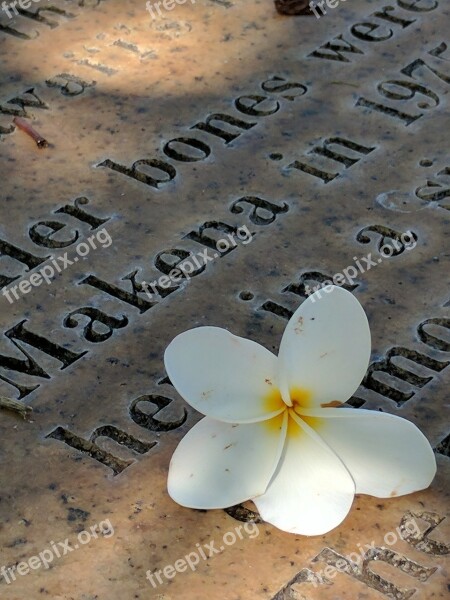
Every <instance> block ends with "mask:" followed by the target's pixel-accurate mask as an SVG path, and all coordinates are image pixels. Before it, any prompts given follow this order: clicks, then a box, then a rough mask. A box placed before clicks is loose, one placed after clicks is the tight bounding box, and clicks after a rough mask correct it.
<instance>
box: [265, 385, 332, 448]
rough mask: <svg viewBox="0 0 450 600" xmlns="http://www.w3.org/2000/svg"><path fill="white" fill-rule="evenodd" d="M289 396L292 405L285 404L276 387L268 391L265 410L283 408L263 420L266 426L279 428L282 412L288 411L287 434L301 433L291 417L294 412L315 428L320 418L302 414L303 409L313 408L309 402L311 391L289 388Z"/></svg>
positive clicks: (301, 430) (276, 429)
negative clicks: (273, 415)
mask: <svg viewBox="0 0 450 600" xmlns="http://www.w3.org/2000/svg"><path fill="white" fill-rule="evenodd" d="M289 396H290V399H291V402H292V407H289V406H287V404H286V403H285V402H283V399H282V397H281V393H280V391H279V390H278V389H276V388H274V389H272V390H271V391H270V392H269V394H267V396H266V398H265V408H266V410H267V412H271V413H272V412H275V411H277V410H281V409H283V412H282V413H281V414H279V415H278V416H276V417H273V418H272V419H268V420H267V421H264V423H265V424H266V426H267V427H268V428H269V429H270V430H271V431H273V430H275V431H278V430H280V429H281V427H282V423H283V418H284V413H285V411H288V415H289V420H288V430H287V435H288V436H294V435H301V434H302V433H303V429H302V428H301V427H300V426H299V425H298V423H297V422H296V421H295V420H294V418H293V417H292V413H294V414H295V415H296V416H297V417H299V418H300V419H302V421H304V422H305V423H306V424H307V425H309V426H310V427H312V428H313V429H317V428H318V426H319V425H320V423H321V421H322V419H320V418H318V417H308V416H306V415H304V414H302V410H303V409H308V408H313V406H312V402H311V399H312V392H311V391H310V390H307V389H304V388H292V389H291V390H289Z"/></svg>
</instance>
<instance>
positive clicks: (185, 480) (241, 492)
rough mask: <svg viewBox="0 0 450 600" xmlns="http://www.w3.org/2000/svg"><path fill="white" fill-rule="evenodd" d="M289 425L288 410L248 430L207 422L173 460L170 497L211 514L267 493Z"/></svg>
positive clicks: (195, 429) (193, 432) (194, 430)
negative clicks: (213, 510) (216, 509)
mask: <svg viewBox="0 0 450 600" xmlns="http://www.w3.org/2000/svg"><path fill="white" fill-rule="evenodd" d="M287 420H288V419H287V411H285V412H284V414H283V415H280V416H278V417H274V418H273V419H271V420H270V421H263V422H259V423H250V424H245V425H236V424H235V425H233V424H231V423H223V422H221V421H216V420H214V419H210V418H209V417H206V418H204V419H202V420H201V421H199V423H197V424H196V425H194V427H193V428H192V429H191V430H190V431H189V432H188V433H187V434H186V436H185V437H184V438H183V439H182V440H181V442H180V444H179V445H178V447H177V449H176V450H175V452H174V454H173V456H172V460H171V462H170V468H169V477H168V482H167V488H168V492H169V494H170V496H171V497H172V498H173V500H175V502H178V504H181V505H182V506H187V507H189V508H204V509H210V508H226V507H228V506H233V505H235V504H238V503H239V502H244V501H245V500H249V499H250V498H252V497H253V496H255V495H259V494H263V493H264V492H265V491H266V488H267V485H268V484H269V481H270V479H271V477H272V475H273V473H274V471H275V469H276V468H277V465H278V462H279V460H280V457H281V453H282V451H283V445H284V441H285V438H286V429H287Z"/></svg>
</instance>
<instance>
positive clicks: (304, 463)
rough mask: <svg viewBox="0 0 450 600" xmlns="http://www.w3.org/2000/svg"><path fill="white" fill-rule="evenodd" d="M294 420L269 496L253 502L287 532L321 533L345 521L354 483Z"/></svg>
mask: <svg viewBox="0 0 450 600" xmlns="http://www.w3.org/2000/svg"><path fill="white" fill-rule="evenodd" d="M290 412H291V414H292V411H290ZM295 420H296V421H297V422H296V423H295V422H294V419H293V418H290V419H289V425H288V434H287V439H286V443H285V449H284V453H283V457H282V459H281V462H280V464H279V467H278V469H277V471H276V473H275V475H274V477H273V479H272V481H271V482H270V485H269V487H268V489H267V491H266V493H265V494H263V495H262V496H259V497H257V498H253V502H254V503H255V504H256V506H257V508H258V510H259V512H260V514H261V517H262V518H263V519H264V520H265V521H268V522H269V523H272V524H273V525H275V526H276V527H278V528H279V529H282V530H283V531H288V532H291V533H299V534H302V535H322V534H324V533H327V532H328V531H330V530H331V529H333V528H334V527H337V526H338V525H339V524H340V523H341V522H342V521H343V520H344V518H345V517H346V515H347V513H348V512H349V510H350V507H351V505H352V502H353V497H354V491H355V484H354V482H353V479H352V478H351V476H350V474H349V472H348V471H347V469H346V468H345V466H344V465H343V464H342V462H341V461H340V460H339V458H338V457H337V456H336V455H335V454H334V453H333V452H332V451H331V450H330V448H328V446H327V445H326V444H324V443H323V442H322V440H321V439H320V438H319V437H318V436H317V434H316V433H315V432H314V430H312V429H311V428H310V427H309V426H308V425H306V424H305V423H304V422H302V421H301V419H300V418H299V417H296V418H295Z"/></svg>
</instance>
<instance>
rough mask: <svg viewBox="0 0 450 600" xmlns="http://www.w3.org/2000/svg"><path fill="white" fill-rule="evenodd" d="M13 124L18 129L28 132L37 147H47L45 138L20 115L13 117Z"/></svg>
mask: <svg viewBox="0 0 450 600" xmlns="http://www.w3.org/2000/svg"><path fill="white" fill-rule="evenodd" d="M13 123H14V125H17V127H18V128H19V129H21V130H22V131H24V132H25V133H26V134H28V135H29V136H30V137H31V138H33V140H34V141H35V142H36V145H37V147H38V148H47V146H48V142H47V140H46V139H45V138H43V137H42V135H41V134H40V133H38V132H37V131H36V129H33V127H31V125H30V124H29V123H28V121H26V120H25V119H22V117H14V119H13Z"/></svg>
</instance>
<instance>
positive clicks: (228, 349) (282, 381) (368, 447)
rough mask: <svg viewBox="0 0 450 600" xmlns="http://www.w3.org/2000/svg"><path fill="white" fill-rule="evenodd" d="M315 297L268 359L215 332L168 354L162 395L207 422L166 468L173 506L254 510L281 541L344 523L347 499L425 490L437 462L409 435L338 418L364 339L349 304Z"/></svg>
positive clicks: (345, 412)
mask: <svg viewBox="0 0 450 600" xmlns="http://www.w3.org/2000/svg"><path fill="white" fill-rule="evenodd" d="M325 290H326V291H327V292H328V293H326V294H324V295H322V297H321V298H317V297H316V296H317V293H315V294H312V295H311V296H309V297H308V299H307V300H305V301H304V302H303V304H302V305H301V306H300V307H299V308H298V309H297V311H296V312H295V313H294V315H293V316H292V317H291V319H290V321H289V323H288V324H287V326H286V330H285V332H284V334H283V337H282V340H281V344H280V351H279V356H278V358H277V357H276V356H274V355H273V354H272V353H271V352H269V351H268V350H266V349H265V348H263V347H262V346H260V345H259V344H257V343H255V342H253V341H250V340H246V339H244V338H240V337H237V336H235V335H233V334H231V333H230V332H228V331H226V330H225V329H221V328H217V327H199V328H197V329H191V330H189V331H186V332H184V333H182V334H180V335H178V336H177V337H176V338H175V339H174V340H173V341H172V342H171V343H170V344H169V346H168V347H167V349H166V352H165V355H164V361H165V366H166V370H167V373H168V375H169V377H170V380H171V382H172V384H173V385H174V386H175V389H176V390H177V391H178V392H179V394H180V395H181V396H182V397H183V398H184V399H185V400H186V402H188V403H189V404H190V405H191V406H192V407H193V408H195V409H196V410H198V411H199V412H201V413H203V414H204V415H206V417H205V418H204V419H202V420H201V421H199V422H198V423H197V424H196V425H195V426H194V427H193V428H192V429H191V430H190V431H189V432H188V433H187V435H186V436H185V437H184V438H183V439H182V441H181V442H180V444H179V445H178V447H177V449H176V450H175V452H174V455H173V457H172V460H171V463H170V468H169V476H168V491H169V494H170V496H171V497H172V498H173V500H175V501H176V502H178V503H179V504H181V505H183V506H186V507H190V508H197V509H212V508H226V507H229V506H232V505H235V504H239V503H241V502H244V501H245V500H253V502H254V503H255V504H256V506H257V508H258V510H259V511H260V514H261V517H262V518H263V519H264V520H265V521H267V522H269V523H272V524H273V525H275V526H276V527H278V528H279V529H282V530H284V531H288V532H292V533H297V534H303V535H320V534H323V533H326V532H328V531H330V530H331V529H333V528H334V527H336V526H338V525H339V524H340V523H341V522H342V521H343V520H344V518H345V517H346V516H347V514H348V512H349V510H350V507H351V505H352V502H353V498H354V495H355V493H358V494H370V495H372V496H376V497H379V498H389V497H393V496H401V495H404V494H409V493H411V492H415V491H417V490H421V489H424V488H426V487H428V486H429V485H430V483H431V481H432V480H433V477H434V475H435V473H436V461H435V457H434V454H433V451H432V449H431V446H430V444H429V443H428V441H427V439H426V438H425V436H424V435H423V434H422V433H421V432H420V431H419V429H418V428H417V427H416V426H415V425H414V424H413V423H411V422H409V421H407V420H405V419H402V418H401V417H397V416H394V415H390V414H386V413H383V412H378V411H372V410H364V409H353V408H344V407H340V408H337V407H338V406H340V405H341V404H342V403H344V402H346V401H347V400H348V399H349V398H350V397H351V396H352V394H353V393H354V392H355V390H356V389H357V387H358V385H359V383H360V382H361V380H362V378H363V376H364V374H365V372H366V370H367V366H368V363H369V358H370V330H369V325H368V322H367V317H366V315H365V313H364V310H363V309H362V307H361V305H360V304H359V302H358V301H357V300H356V298H355V297H354V296H353V295H352V294H351V293H349V292H347V291H346V290H344V289H342V288H340V287H336V286H328V288H325ZM316 300H318V301H316Z"/></svg>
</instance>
